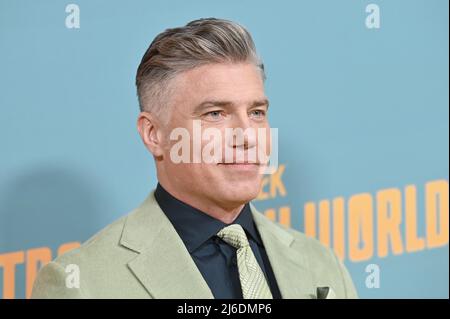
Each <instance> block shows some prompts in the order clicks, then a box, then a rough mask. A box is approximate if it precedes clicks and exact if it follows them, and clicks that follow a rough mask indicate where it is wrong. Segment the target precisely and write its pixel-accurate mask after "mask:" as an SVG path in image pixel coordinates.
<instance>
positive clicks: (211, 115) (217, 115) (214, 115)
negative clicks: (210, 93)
mask: <svg viewBox="0 0 450 319" xmlns="http://www.w3.org/2000/svg"><path fill="white" fill-rule="evenodd" d="M204 116H205V117H206V118H207V119H210V120H220V119H221V118H222V116H223V114H222V111H211V112H208V113H206V114H205V115H204Z"/></svg>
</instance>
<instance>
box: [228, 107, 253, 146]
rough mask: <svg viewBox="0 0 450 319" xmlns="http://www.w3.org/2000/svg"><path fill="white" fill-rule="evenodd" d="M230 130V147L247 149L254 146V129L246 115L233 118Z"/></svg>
mask: <svg viewBox="0 0 450 319" xmlns="http://www.w3.org/2000/svg"><path fill="white" fill-rule="evenodd" d="M232 128H233V131H234V133H235V134H233V139H232V141H231V142H232V147H233V148H243V149H249V148H253V147H255V146H256V134H257V132H256V129H255V128H254V127H253V126H252V123H251V121H250V119H249V116H248V114H247V113H242V114H237V115H235V116H234V119H233V123H232Z"/></svg>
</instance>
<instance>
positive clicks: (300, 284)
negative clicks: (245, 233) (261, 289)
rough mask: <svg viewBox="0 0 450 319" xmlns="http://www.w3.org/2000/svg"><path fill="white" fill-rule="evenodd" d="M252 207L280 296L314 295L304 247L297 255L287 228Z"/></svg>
mask: <svg viewBox="0 0 450 319" xmlns="http://www.w3.org/2000/svg"><path fill="white" fill-rule="evenodd" d="M251 209H252V214H253V219H254V221H255V224H256V227H257V229H258V231H259V233H260V235H261V239H262V241H263V244H264V247H265V249H266V252H267V255H268V257H269V262H270V265H271V266H272V270H273V272H274V275H275V279H276V281H277V284H278V288H279V289H280V292H281V296H282V298H283V299H291V298H295V299H298V298H302V299H303V298H314V296H315V294H314V288H313V283H312V278H311V271H310V270H309V266H308V260H307V255H306V252H307V250H306V249H304V250H303V253H301V254H300V253H299V252H298V250H297V249H294V248H292V243H293V242H294V240H295V239H294V237H293V236H292V235H291V234H290V233H289V232H288V231H287V230H285V229H283V228H282V226H279V225H276V224H275V223H273V222H272V221H270V220H269V219H268V218H267V217H265V216H264V215H263V214H261V213H260V212H258V211H257V210H256V208H255V207H254V206H253V205H251ZM299 251H302V249H301V248H300V249H299Z"/></svg>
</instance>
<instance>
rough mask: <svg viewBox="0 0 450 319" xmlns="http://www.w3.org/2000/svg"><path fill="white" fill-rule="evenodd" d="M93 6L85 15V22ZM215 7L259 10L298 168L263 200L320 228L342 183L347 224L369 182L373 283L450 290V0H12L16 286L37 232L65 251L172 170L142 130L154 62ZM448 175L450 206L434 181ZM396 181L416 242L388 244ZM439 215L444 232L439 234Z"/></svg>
mask: <svg viewBox="0 0 450 319" xmlns="http://www.w3.org/2000/svg"><path fill="white" fill-rule="evenodd" d="M71 3H72V4H75V5H76V6H69V7H67V6H68V5H69V4H71ZM369 4H375V5H376V8H377V9H379V12H376V11H373V10H371V9H370V8H373V6H369V7H368V5H369ZM66 8H67V11H68V12H66ZM73 8H75V9H73ZM366 9H367V10H368V12H366ZM74 10H75V11H74ZM77 10H79V28H77V27H75V28H71V26H76V23H77V21H76V18H73V17H74V14H75V15H76V14H77ZM378 13H379V15H378ZM374 15H375V16H374ZM377 15H378V16H379V18H380V19H379V26H378V27H374V28H373V27H371V26H374V21H376V18H377ZM211 16H213V17H219V18H225V19H230V20H234V21H236V22H239V23H241V24H243V25H244V26H246V27H247V28H248V29H249V31H250V32H251V33H252V35H253V37H254V40H255V43H256V46H257V49H258V51H259V53H260V55H261V56H262V58H263V60H264V63H265V67H266V71H267V77H268V79H267V82H266V90H267V92H266V93H267V95H268V97H269V99H270V101H271V109H270V112H269V114H270V120H271V125H272V126H273V127H276V128H278V129H279V140H280V149H279V161H280V164H281V165H283V166H282V168H283V169H284V171H283V172H282V174H280V175H279V176H278V184H275V186H274V187H272V188H273V189H272V191H273V192H272V193H271V192H270V188H271V186H270V185H271V182H272V181H269V182H268V184H267V185H266V187H267V189H266V191H265V193H264V192H262V196H261V199H260V200H258V201H255V205H256V207H258V208H259V209H260V210H261V211H266V210H267V211H266V213H267V214H268V215H270V214H272V213H273V212H274V213H275V218H276V219H278V220H283V221H284V222H285V223H286V224H288V225H289V226H290V227H293V228H295V229H299V230H302V231H303V230H304V229H305V227H306V225H305V220H304V215H305V211H306V208H305V205H306V206H308V205H307V204H308V203H309V204H311V205H313V206H314V205H315V207H316V214H315V215H314V214H313V215H314V216H316V217H317V225H319V224H320V223H322V222H325V223H326V222H327V221H326V216H327V211H326V210H325V209H324V210H323V212H324V213H323V214H322V213H321V214H318V209H319V206H320V203H327V202H328V203H331V202H332V200H333V199H334V198H336V197H340V198H342V199H343V200H344V203H345V206H344V208H345V209H344V215H343V216H344V225H345V226H346V227H347V226H348V225H353V224H349V223H350V220H351V216H350V214H349V208H348V201H349V199H350V198H352V196H355V195H357V194H361V193H367V194H369V195H370V196H371V198H372V199H373V205H374V210H373V214H372V215H371V214H366V215H364V216H366V217H367V216H369V217H370V216H373V221H374V222H373V223H371V224H370V225H369V226H368V228H367V229H371V230H372V231H373V237H374V239H373V245H374V247H373V251H372V252H371V253H370V252H369V255H368V256H366V257H362V258H359V259H358V258H351V251H352V249H356V248H355V247H353V248H351V247H350V244H349V239H348V238H349V232H348V230H347V228H345V229H344V233H343V234H344V241H343V243H344V244H343V245H344V250H345V252H344V254H343V256H342V257H343V258H344V261H345V264H346V265H347V267H348V269H349V270H350V272H351V275H352V277H353V279H354V281H355V284H356V286H357V289H358V292H359V295H360V296H361V297H363V298H380V297H387V298H391V297H445V298H448V295H449V293H448V291H449V284H448V282H449V278H448V277H449V264H448V260H449V258H448V257H449V250H448V163H449V158H448V130H449V122H448V121H449V120H448V118H449V114H448V112H449V107H448V106H449V100H448V85H449V83H448V70H449V65H448V61H449V59H448V56H449V55H448V53H449V52H448V2H447V1H445V0H441V1H440V0H435V1H430V0H427V1H400V0H398V1H382V0H373V1H362V0H352V1H331V0H330V1H317V0H307V1H256V0H255V1H222V2H218V1H207V0H202V1H182V0H171V1H82V0H79V1H74V2H68V1H23V0H20V1H19V0H17V1H7V0H0V88H1V89H0V91H1V94H0V107H1V112H0V142H1V143H0V298H2V297H4V298H11V297H15V298H24V297H25V296H26V295H27V285H28V287H29V286H30V282H28V284H27V280H28V281H30V280H32V278H33V275H32V274H33V267H34V262H33V257H32V256H33V252H35V251H36V249H37V248H42V247H48V248H47V250H48V249H50V251H51V255H52V256H51V258H54V257H55V256H56V254H57V251H58V247H60V245H62V244H64V243H68V242H82V241H84V240H86V239H88V238H89V237H90V236H91V235H93V234H94V233H95V232H97V231H98V230H100V229H101V228H102V227H104V226H106V225H107V224H109V223H110V222H112V221H114V220H115V219H117V218H119V217H120V216H122V215H124V214H125V213H127V212H129V211H130V210H131V209H133V208H135V207H136V206H137V205H138V204H139V203H140V202H141V201H142V200H143V199H144V198H145V196H146V195H147V194H148V192H149V191H150V190H151V189H152V188H153V187H154V186H155V183H156V178H155V171H154V165H153V159H152V158H151V156H150V155H149V153H148V152H147V151H146V149H145V148H144V146H143V145H142V142H141V140H140V138H139V135H138V133H137V130H136V118H137V115H138V103H137V99H136V94H135V87H134V76H135V72H136V68H137V66H138V64H139V62H140V59H141V57H142V55H143V53H144V52H145V50H146V48H147V47H148V45H149V44H150V42H151V41H152V40H153V38H154V37H155V36H156V35H157V34H158V33H159V32H161V31H163V30H164V29H165V28H168V27H174V26H180V25H184V24H186V23H187V22H188V21H190V20H193V19H197V18H201V17H211ZM373 19H375V20H373ZM66 20H67V21H66ZM375 24H376V23H375ZM434 181H439V182H437V184H438V186H439V187H438V188H439V190H440V191H441V192H440V193H439V194H438V195H439V196H438V197H437V198H438V204H437V209H436V210H437V211H436V212H433V211H432V209H431V210H427V209H428V208H427V207H428V206H427V205H429V204H427V199H426V195H425V194H426V191H427V186H426V185H429V183H431V184H432V183H433V182H434ZM275 182H276V181H275ZM427 183H428V184H427ZM277 185H278V186H277ZM408 185H410V186H411V185H412V186H414V187H415V190H416V195H417V196H416V197H414V198H413V200H412V201H410V202H414V203H416V204H417V213H416V215H415V216H416V218H417V225H415V227H414V225H413V224H411V223H409V224H408V225H406V224H405V220H406V207H407V203H410V202H408V200H407V199H406V197H407V195H406V194H407V192H406V190H405V187H406V186H408ZM391 188H392V189H396V190H398V192H399V194H401V205H400V206H399V207H397V206H395V205H394V206H392V207H397V208H392V209H391V212H390V214H391V215H392V214H394V215H395V214H397V215H396V216H401V218H402V219H401V224H400V225H399V226H398V230H399V232H400V236H401V238H400V240H401V244H402V245H403V246H402V247H403V248H402V249H401V250H399V246H398V245H399V242H398V238H397V241H396V243H392V244H389V245H388V248H389V249H388V253H387V255H386V256H380V254H379V253H378V248H377V247H378V246H379V245H380V238H379V237H377V234H378V236H381V235H380V232H379V228H377V227H378V226H379V225H378V224H377V220H378V219H377V216H378V215H377V214H378V213H379V211H378V210H377V209H378V208H377V203H378V204H379V202H377V198H378V197H377V194H379V192H380V191H381V190H385V189H391ZM433 194H434V193H433ZM433 194H431V195H430V196H431V197H433V196H434V195H433ZM431 197H430V198H431ZM429 200H431V199H429ZM391 204H392V203H391ZM310 207H311V206H310ZM324 207H325V206H324ZM367 207H369V206H367ZM409 207H410V206H409ZM430 207H431V206H430ZM322 208H323V207H322ZM270 209H273V211H271V210H270ZM395 209H397V211H394V210H395ZM434 213H436V216H437V217H436V218H437V231H438V232H440V240H434V239H432V238H431V239H430V238H429V231H428V228H427V227H429V225H428V224H427V216H428V215H427V214H430V216H431V215H433V214H434ZM333 216H334V215H333ZM369 217H367V218H369ZM321 218H322V219H321ZM336 220H337V219H336ZM356 223H357V224H358V221H356ZM334 224H335V220H334V217H333V220H332V222H331V225H334ZM325 225H326V224H325ZM411 225H412V226H411ZM427 225H428V226H427ZM317 227H319V226H317ZM324 227H325V226H324ZM408 227H409V228H410V229H414V230H415V231H416V235H417V238H418V240H419V241H420V240H421V239H422V240H423V241H424V243H425V244H424V246H423V245H422V246H423V247H422V246H420V245H419V247H420V248H418V249H416V251H413V250H411V251H408V249H407V248H406V247H407V246H408V243H411V238H410V237H408V236H410V235H408V234H407V233H408V232H407V230H406V229H407V228H408ZM325 228H326V227H325ZM367 229H366V230H365V234H366V235H367V234H369V233H370V231H369V232H367ZM361 232H364V230H361ZM319 233H320V232H319ZM334 233H335V232H331V233H330V234H331V235H330V236H334ZM336 234H338V232H337V231H336ZM323 236H324V237H323V238H325V239H324V240H325V241H326V235H323ZM361 236H362V237H364V236H365V235H364V234H362V235H361ZM369 237H370V236H369ZM323 238H322V239H323ZM332 238H333V237H332ZM391 239H392V238H391ZM394 241H395V239H392V242H394ZM389 243H391V241H390V242H389ZM395 245H397V246H395ZM331 246H333V244H331ZM395 247H396V248H395ZM360 248H361V247H360ZM400 248H401V247H400ZM47 250H46V251H47ZM349 253H350V255H349ZM38 255H39V254H38ZM39 256H41V257H42V256H45V253H42V252H41V253H40V255H39ZM47 257H48V256H47ZM42 258H44V257H42ZM44 259H45V258H44ZM371 264H372V265H374V266H372V267H375V269H377V271H376V272H373V271H369V270H370V269H369V268H367V267H368V265H371ZM371 269H374V268H371ZM366 270H367V271H366ZM371 276H372V277H371ZM373 276H377V280H378V283H379V284H374V282H375V283H376V282H377V280H375V281H373V280H372V279H373V278H374V277H373ZM369 279H370V280H369ZM371 280H372V281H371ZM368 281H369V282H368Z"/></svg>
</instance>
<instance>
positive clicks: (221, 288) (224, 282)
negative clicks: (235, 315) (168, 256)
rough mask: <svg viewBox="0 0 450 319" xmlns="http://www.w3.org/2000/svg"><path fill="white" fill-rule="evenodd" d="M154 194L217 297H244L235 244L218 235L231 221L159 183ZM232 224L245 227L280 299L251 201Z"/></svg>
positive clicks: (275, 297) (276, 295)
mask: <svg viewBox="0 0 450 319" xmlns="http://www.w3.org/2000/svg"><path fill="white" fill-rule="evenodd" d="M155 198H156V201H157V202H158V204H159V206H160V207H161V209H162V211H163V212H164V213H165V214H166V216H167V218H168V219H169V220H170V222H171V223H172V225H173V226H174V228H175V230H176V231H177V233H178V235H179V236H180V237H181V239H182V240H183V242H184V244H185V246H186V248H187V250H188V251H189V253H190V255H191V257H192V259H193V260H194V262H195V264H196V265H197V268H198V269H199V271H200V273H201V274H202V276H203V278H204V279H205V281H206V283H207V284H208V286H209V288H210V289H211V292H212V293H213V295H214V298H218V299H234V298H236V299H242V298H243V297H242V290H241V283H240V281H239V271H238V267H237V262H236V248H234V247H233V246H231V245H229V244H227V243H226V242H225V241H223V240H222V239H221V238H219V237H218V236H217V233H218V232H219V231H220V230H221V229H222V228H224V227H226V226H228V225H227V224H226V223H224V222H222V221H220V220H218V219H215V218H213V217H211V216H209V215H208V214H205V213H203V212H202V211H200V210H198V209H196V208H194V207H192V206H190V205H188V204H186V203H184V202H182V201H180V200H178V199H176V198H175V197H173V196H172V195H171V194H169V193H168V192H167V191H166V190H165V189H164V188H163V187H162V186H161V185H160V184H159V183H158V186H157V188H156V191H155ZM233 224H239V225H241V226H242V228H243V229H244V230H245V233H246V235H247V238H248V239H249V243H250V247H251V249H252V251H253V254H254V255H255V257H256V260H257V261H258V264H259V266H260V267H261V269H262V271H263V272H264V274H265V276H266V279H267V282H268V284H269V287H270V291H271V292H272V296H273V298H274V299H280V298H281V293H280V290H279V288H278V285H277V282H276V280H275V275H274V273H273V271H272V267H271V266H270V262H269V258H268V256H267V253H266V250H265V249H264V245H263V242H262V240H261V237H260V235H259V233H258V230H257V229H256V226H255V224H254V221H253V216H252V212H251V210H250V205H249V204H248V203H247V204H246V205H245V206H244V208H243V209H242V211H241V212H240V214H239V216H238V217H237V218H236V220H235V221H234V222H233Z"/></svg>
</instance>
